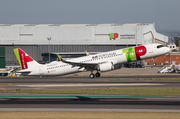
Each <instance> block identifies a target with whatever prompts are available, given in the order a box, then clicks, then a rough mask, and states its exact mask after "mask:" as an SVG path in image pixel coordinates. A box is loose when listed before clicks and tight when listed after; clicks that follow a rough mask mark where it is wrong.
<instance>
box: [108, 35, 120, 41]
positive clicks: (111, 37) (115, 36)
mask: <svg viewBox="0 0 180 119" xmlns="http://www.w3.org/2000/svg"><path fill="white" fill-rule="evenodd" d="M109 36H110V40H111V39H114V40H115V39H116V38H118V36H119V34H118V33H109Z"/></svg>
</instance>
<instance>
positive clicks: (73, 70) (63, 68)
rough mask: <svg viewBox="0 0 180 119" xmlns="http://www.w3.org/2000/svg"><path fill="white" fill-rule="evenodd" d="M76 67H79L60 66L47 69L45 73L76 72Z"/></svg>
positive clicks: (62, 73) (61, 73)
mask: <svg viewBox="0 0 180 119" xmlns="http://www.w3.org/2000/svg"><path fill="white" fill-rule="evenodd" d="M78 69H79V67H72V66H67V67H61V68H57V69H54V70H49V71H47V73H46V75H65V74H70V73H74V72H78Z"/></svg>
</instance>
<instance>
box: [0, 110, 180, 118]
mask: <svg viewBox="0 0 180 119" xmlns="http://www.w3.org/2000/svg"><path fill="white" fill-rule="evenodd" d="M152 117H153V119H179V117H180V113H167V112H165V113H163V112H157V113H155V112H59V111H57V112H52V111H45V112H43V111H42V112H41V111H40V112H26V111H17V112H15V111H12V112H11V111H10V112H9V111H8V112H0V118H1V119H41V118H42V119H152Z"/></svg>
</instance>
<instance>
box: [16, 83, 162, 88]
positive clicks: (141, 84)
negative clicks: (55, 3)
mask: <svg viewBox="0 0 180 119" xmlns="http://www.w3.org/2000/svg"><path fill="white" fill-rule="evenodd" d="M145 85H146V86H157V85H165V84H159V83H128V84H117V83H114V84H48V85H47V84H46V85H43V84H41V85H36V84H35V85H17V86H27V87H84V86H145Z"/></svg>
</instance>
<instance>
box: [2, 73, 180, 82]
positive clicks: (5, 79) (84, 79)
mask: <svg viewBox="0 0 180 119" xmlns="http://www.w3.org/2000/svg"><path fill="white" fill-rule="evenodd" d="M142 78H180V74H162V75H126V76H108V77H99V78H94V79H90V78H89V77H88V76H87V77H85V76H83V77H42V78H40V77H0V83H67V82H71V83H85V82H86V83H89V82H102V81H106V80H107V79H142ZM114 82H116V81H114ZM136 82H138V81H136Z"/></svg>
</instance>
